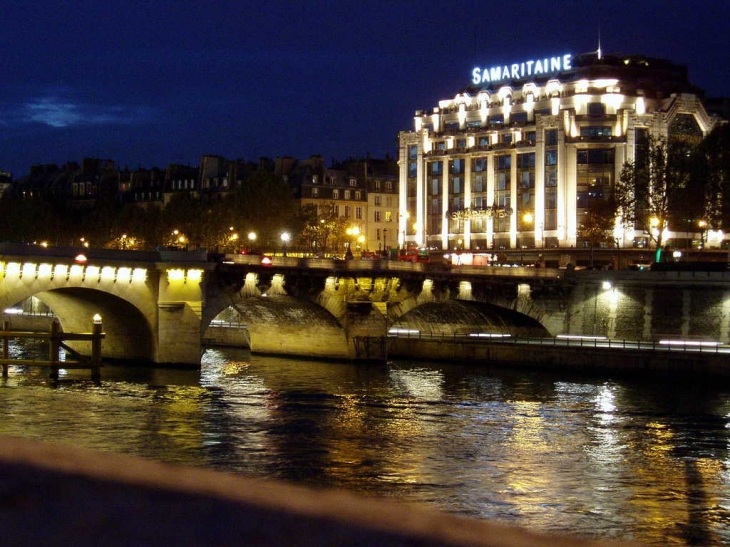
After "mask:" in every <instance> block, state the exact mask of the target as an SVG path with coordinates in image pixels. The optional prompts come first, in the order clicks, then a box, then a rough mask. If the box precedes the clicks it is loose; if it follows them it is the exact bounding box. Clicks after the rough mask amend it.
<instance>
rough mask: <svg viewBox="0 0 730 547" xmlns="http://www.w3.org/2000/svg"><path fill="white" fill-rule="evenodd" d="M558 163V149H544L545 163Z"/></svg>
mask: <svg viewBox="0 0 730 547" xmlns="http://www.w3.org/2000/svg"><path fill="white" fill-rule="evenodd" d="M557 164H558V151H557V150H545V165H557Z"/></svg>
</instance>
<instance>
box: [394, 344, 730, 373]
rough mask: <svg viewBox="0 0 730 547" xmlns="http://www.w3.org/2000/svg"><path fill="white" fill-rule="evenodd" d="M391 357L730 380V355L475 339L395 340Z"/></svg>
mask: <svg viewBox="0 0 730 547" xmlns="http://www.w3.org/2000/svg"><path fill="white" fill-rule="evenodd" d="M388 358H395V359H425V360H436V361H440V360H443V361H465V362H469V363H474V364H484V365H496V366H505V367H509V368H525V369H534V370H548V371H566V370H570V371H575V372H582V373H614V374H622V375H634V376H635V375H661V374H666V375H678V376H692V377H708V378H727V379H730V357H729V356H728V354H724V353H712V352H699V351H680V350H673V351H669V350H662V349H628V348H627V349H623V348H616V347H613V348H601V347H593V346H591V345H584V346H563V345H561V346H552V345H547V344H546V345H540V344H536V345H526V344H515V343H509V342H489V341H486V340H483V339H469V338H454V339H448V338H435V339H427V338H396V337H390V338H388Z"/></svg>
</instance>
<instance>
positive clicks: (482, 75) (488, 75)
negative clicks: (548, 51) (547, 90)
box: [471, 53, 573, 85]
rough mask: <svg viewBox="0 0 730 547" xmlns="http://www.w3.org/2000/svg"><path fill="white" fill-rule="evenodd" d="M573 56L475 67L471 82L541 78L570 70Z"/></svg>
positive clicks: (567, 54)
mask: <svg viewBox="0 0 730 547" xmlns="http://www.w3.org/2000/svg"><path fill="white" fill-rule="evenodd" d="M572 58H573V55H572V54H570V53H566V54H565V55H560V56H558V57H545V58H544V59H533V60H530V61H522V62H521V63H512V64H511V65H497V66H493V67H488V68H480V67H478V66H477V67H474V68H473V69H472V71H471V81H472V83H473V84H475V85H479V84H489V83H494V82H501V81H504V80H520V79H522V78H528V77H530V76H541V75H544V74H550V73H552V72H560V71H562V70H569V69H571V68H573V67H572V66H571V60H572Z"/></svg>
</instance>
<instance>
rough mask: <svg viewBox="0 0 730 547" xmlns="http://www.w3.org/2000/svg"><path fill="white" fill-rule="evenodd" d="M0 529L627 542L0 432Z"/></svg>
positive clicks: (97, 541)
mask: <svg viewBox="0 0 730 547" xmlns="http://www.w3.org/2000/svg"><path fill="white" fill-rule="evenodd" d="M0 530H2V540H3V541H2V543H3V544H4V545H14V546H26V545H27V546H30V545H33V546H38V545H43V546H55V545H59V546H60V545H63V546H67V545H74V546H77V547H84V546H92V545H93V546H110V545H111V546H116V545H118V546H122V545H124V546H129V545H145V546H155V545H160V546H162V545H165V546H168V545H190V546H197V545H215V546H226V545H262V546H263V545H266V546H273V547H276V546H284V545H287V546H289V545H317V546H327V545H355V546H357V545H361V546H365V545H368V546H371V545H378V546H386V547H387V546H396V545H404V546H405V545H407V546H409V547H414V546H424V547H425V546H437V545H438V546H491V547H518V546H519V547H524V546H528V545H529V546H535V545H540V546H544V547H558V546H560V547H571V546H577V545H587V546H599V545H606V546H608V545H629V544H628V543H616V542H608V541H607V542H591V541H582V540H580V539H575V538H569V537H564V536H543V535H539V534H533V533H530V532H527V531H523V530H520V529H516V528H512V527H507V526H504V525H499V524H493V523H489V522H484V521H478V520H471V519H465V518H461V517H456V516H453V515H448V514H442V513H439V512H436V511H433V510H430V509H423V508H420V507H414V506H412V505H408V504H399V503H395V502H388V501H376V500H373V499H368V498H361V497H358V496H355V495H352V494H348V493H344V492H337V491H325V490H323V491H317V490H313V489H307V488H303V487H298V486H292V485H287V484H282V483H278V482H273V481H271V482H269V481H262V480H256V479H247V478H242V477H238V476H232V475H228V474H223V473H217V472H214V471H208V470H198V469H190V468H181V467H174V466H171V465H165V464H160V463H155V462H150V461H146V460H142V459H138V458H133V457H129V456H121V455H116V454H109V453H100V452H93V451H90V450H83V449H77V448H70V447H64V446H59V445H51V444H44V443H40V442H36V441H29V440H25V439H18V438H13V437H1V436H0ZM634 545H635V544H634Z"/></svg>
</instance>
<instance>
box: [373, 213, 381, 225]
mask: <svg viewBox="0 0 730 547" xmlns="http://www.w3.org/2000/svg"><path fill="white" fill-rule="evenodd" d="M373 220H374V221H375V222H380V211H375V214H374V215H373Z"/></svg>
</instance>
